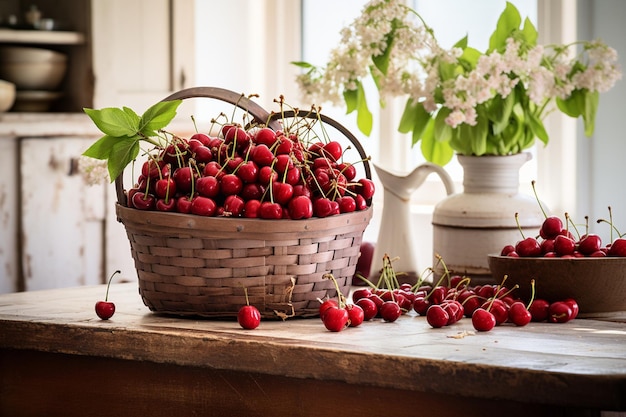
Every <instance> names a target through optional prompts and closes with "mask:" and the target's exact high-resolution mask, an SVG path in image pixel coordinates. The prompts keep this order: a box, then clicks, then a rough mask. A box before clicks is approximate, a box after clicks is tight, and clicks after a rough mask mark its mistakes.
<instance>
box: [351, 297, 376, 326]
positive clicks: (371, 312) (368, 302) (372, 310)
mask: <svg viewBox="0 0 626 417" xmlns="http://www.w3.org/2000/svg"><path fill="white" fill-rule="evenodd" d="M356 305H358V306H359V307H361V308H362V309H363V320H365V321H369V320H371V319H373V318H374V317H376V314H378V307H377V306H376V303H374V301H373V300H372V299H371V298H369V297H367V298H360V299H359V300H358V301H356Z"/></svg>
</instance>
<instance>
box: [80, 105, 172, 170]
mask: <svg viewBox="0 0 626 417" xmlns="http://www.w3.org/2000/svg"><path fill="white" fill-rule="evenodd" d="M180 103H182V101H181V100H171V101H162V102H159V103H157V104H154V105H153V106H151V107H150V108H149V109H148V110H146V111H145V112H144V113H143V115H141V116H139V115H138V114H137V113H136V112H135V111H134V110H132V109H130V108H128V107H122V108H115V107H106V108H103V109H100V110H94V109H88V108H85V109H83V110H84V111H85V113H86V114H87V116H89V118H91V120H92V121H93V122H94V124H95V125H96V127H98V129H100V131H101V132H102V133H104V136H102V137H101V138H100V139H98V140H97V141H96V142H95V143H94V144H92V145H91V146H90V147H89V148H88V149H87V150H86V151H85V152H84V153H83V155H85V156H88V157H91V158H95V159H101V160H107V167H108V170H109V176H110V178H111V182H113V181H115V178H117V177H118V176H119V175H121V174H122V172H124V169H125V168H126V166H127V165H128V164H130V163H131V162H132V161H133V160H134V159H135V158H136V157H137V155H138V154H139V150H140V142H141V141H145V142H148V143H150V144H151V145H156V144H158V141H155V140H154V139H153V138H154V137H156V136H158V132H159V130H161V129H163V128H165V127H166V126H167V125H168V124H169V123H170V122H171V121H172V120H173V119H174V117H176V110H177V109H178V106H179V105H180Z"/></svg>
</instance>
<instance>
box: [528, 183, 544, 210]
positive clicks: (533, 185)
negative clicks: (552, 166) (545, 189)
mask: <svg viewBox="0 0 626 417" xmlns="http://www.w3.org/2000/svg"><path fill="white" fill-rule="evenodd" d="M530 184H531V185H532V187H533V193H534V194H535V198H536V199H537V204H539V208H540V209H541V212H542V213H543V217H545V218H546V219H547V218H548V215H547V214H546V211H545V210H544V209H543V206H542V205H541V201H540V200H539V196H538V195H537V189H536V188H535V180H532V181H531V182H530Z"/></svg>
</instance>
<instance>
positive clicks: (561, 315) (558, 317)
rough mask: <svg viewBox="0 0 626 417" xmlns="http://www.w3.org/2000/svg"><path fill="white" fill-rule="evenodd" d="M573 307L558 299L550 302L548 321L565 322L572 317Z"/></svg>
mask: <svg viewBox="0 0 626 417" xmlns="http://www.w3.org/2000/svg"><path fill="white" fill-rule="evenodd" d="M572 315H573V313H572V309H571V307H570V306H569V305H568V304H567V303H564V302H562V301H556V302H554V303H552V304H550V307H549V308H548V322H550V323H565V322H568V321H570V320H571V318H572Z"/></svg>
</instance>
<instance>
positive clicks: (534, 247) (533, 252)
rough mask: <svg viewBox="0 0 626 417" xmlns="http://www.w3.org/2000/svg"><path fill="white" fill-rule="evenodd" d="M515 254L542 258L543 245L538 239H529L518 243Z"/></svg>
mask: <svg viewBox="0 0 626 417" xmlns="http://www.w3.org/2000/svg"><path fill="white" fill-rule="evenodd" d="M515 252H516V253H517V254H518V255H519V256H521V257H533V256H541V245H540V244H539V242H538V241H537V239H535V238H533V237H527V238H525V239H523V240H520V241H519V242H517V244H516V245H515Z"/></svg>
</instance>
